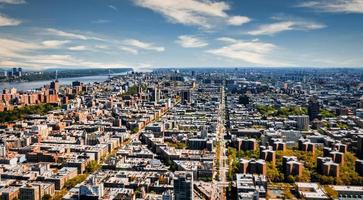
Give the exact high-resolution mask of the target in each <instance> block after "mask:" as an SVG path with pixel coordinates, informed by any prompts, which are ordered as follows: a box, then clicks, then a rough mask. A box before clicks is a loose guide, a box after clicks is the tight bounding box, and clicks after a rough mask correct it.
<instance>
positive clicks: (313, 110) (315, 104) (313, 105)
mask: <svg viewBox="0 0 363 200" xmlns="http://www.w3.org/2000/svg"><path fill="white" fill-rule="evenodd" d="M319 112H320V104H319V101H318V99H317V97H310V99H309V106H308V114H309V119H310V121H313V120H314V119H316V118H318V116H319Z"/></svg>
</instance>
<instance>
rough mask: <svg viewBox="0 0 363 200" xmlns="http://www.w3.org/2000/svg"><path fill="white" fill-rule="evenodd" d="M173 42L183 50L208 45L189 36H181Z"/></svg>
mask: <svg viewBox="0 0 363 200" xmlns="http://www.w3.org/2000/svg"><path fill="white" fill-rule="evenodd" d="M175 42H176V43H178V44H180V45H181V46H182V47H184V48H200V47H205V46H207V45H208V43H207V42H205V41H203V40H201V39H199V38H197V37H194V36H190V35H181V36H179V37H178V40H176V41H175Z"/></svg>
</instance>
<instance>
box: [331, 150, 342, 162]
mask: <svg viewBox="0 0 363 200" xmlns="http://www.w3.org/2000/svg"><path fill="white" fill-rule="evenodd" d="M330 157H331V158H332V159H333V161H334V162H335V163H338V164H343V163H344V153H342V152H339V151H333V152H330Z"/></svg>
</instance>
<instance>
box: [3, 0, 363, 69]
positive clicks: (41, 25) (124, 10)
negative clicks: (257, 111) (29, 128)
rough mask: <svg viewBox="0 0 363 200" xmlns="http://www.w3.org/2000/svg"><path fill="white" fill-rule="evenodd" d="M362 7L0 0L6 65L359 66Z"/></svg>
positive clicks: (339, 1)
mask: <svg viewBox="0 0 363 200" xmlns="http://www.w3.org/2000/svg"><path fill="white" fill-rule="evenodd" d="M362 36H363V0H305V1H302V0H289V1H287V0H258V1H257V0H225V1H222V0H220V1H217V0H76V1H75V0H53V1H50V0H0V67H13V66H20V67H24V68H29V69H42V68H52V67H62V68H63V67H69V68H75V67H135V68H148V67H227V66H228V67H237V66H238V67H254V66H256V67H259V66H263V67H280V66H281V67H362V66H363V56H362V55H363V39H362Z"/></svg>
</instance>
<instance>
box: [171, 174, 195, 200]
mask: <svg viewBox="0 0 363 200" xmlns="http://www.w3.org/2000/svg"><path fill="white" fill-rule="evenodd" d="M174 194H175V200H193V173H191V172H186V171H177V172H175V177H174Z"/></svg>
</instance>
